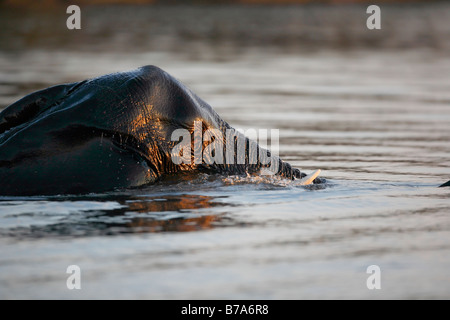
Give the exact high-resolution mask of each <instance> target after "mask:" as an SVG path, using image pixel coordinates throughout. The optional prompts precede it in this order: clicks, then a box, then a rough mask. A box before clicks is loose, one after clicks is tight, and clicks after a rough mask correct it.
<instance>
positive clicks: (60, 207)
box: [0, 3, 450, 299]
mask: <svg viewBox="0 0 450 320" xmlns="http://www.w3.org/2000/svg"><path fill="white" fill-rule="evenodd" d="M449 9H450V7H449V5H447V4H444V3H440V4H431V5H427V6H417V7H408V6H389V7H382V17H383V27H382V30H380V31H369V30H367V29H366V28H365V19H366V17H367V15H366V14H365V8H363V7H350V6H345V7H320V6H308V7H233V6H232V7H193V8H189V7H128V6H125V7H86V8H82V17H83V29H82V30H81V31H68V30H67V29H65V19H66V17H67V15H65V13H64V12H65V8H63V9H62V10H61V11H62V12H63V14H62V15H61V11H58V9H53V10H49V11H45V12H37V11H36V12H35V11H29V12H22V11H17V10H10V9H8V8H1V11H0V40H1V41H0V49H1V52H0V109H1V108H3V107H5V106H7V105H8V104H10V103H12V102H14V101H15V100H17V99H19V98H20V97H22V96H23V95H25V94H27V93H30V92H31V91H33V90H37V89H40V88H44V87H47V86H50V85H53V84H58V83H62V82H69V81H79V80H82V79H85V78H89V77H94V76H99V75H102V74H105V73H110V72H114V71H123V70H128V69H132V68H135V67H138V66H142V65H146V64H155V65H158V66H160V67H162V68H163V69H165V70H167V71H168V72H169V73H171V74H172V75H174V76H175V77H177V78H178V79H180V80H182V81H183V82H185V83H187V84H188V85H189V86H190V87H191V88H192V89H193V90H194V91H195V92H197V93H198V94H199V96H200V97H202V98H203V99H205V100H206V101H208V102H209V103H210V104H211V105H212V106H213V107H214V108H215V109H216V111H217V112H218V113H219V114H220V115H221V116H222V117H223V118H224V119H225V120H226V121H228V122H229V123H230V124H231V125H233V126H234V127H239V128H244V129H246V128H263V129H270V128H276V129H280V155H281V156H282V158H283V159H285V160H287V161H289V162H290V163H291V164H293V165H295V166H297V167H299V168H301V169H302V170H303V171H306V172H311V171H313V170H315V169H322V176H324V177H326V178H328V183H327V184H326V185H325V186H323V187H319V188H316V187H303V186H300V185H298V184H297V183H295V182H289V181H284V180H277V179H269V178H263V177H259V178H258V177H253V178H238V177H221V176H208V175H193V176H176V177H168V178H166V179H165V180H164V181H161V182H159V183H157V184H156V185H154V186H149V187H146V188H142V189H139V190H123V191H116V192H110V193H105V194H92V195H85V196H71V197H67V196H65V197H63V196H55V197H45V198H44V197H31V198H30V197H28V198H14V197H9V198H5V197H3V198H0V243H1V255H0V298H152V299H161V298H162V299H180V298H181V299H183V298H187V299H191V298H207V299H215V298H225V299H229V298H236V299H240V298H244V299H247V298H249V299H258V298H268V299H272V298H277V299H279V298H281V299H303V298H367V299H371V298H400V299H404V298H450V284H449V281H448V279H449V273H448V270H450V259H449V257H450V255H449V253H450V246H449V241H448V240H449V239H450V218H449V215H448V212H450V211H449V209H450V202H449V198H450V194H449V189H448V188H437V186H438V185H439V184H440V183H443V182H445V181H447V180H449V179H450V161H449V158H450V143H449V138H448V137H449V136H450V107H449V103H450V76H449V75H450V60H449V53H450V50H449V44H450V41H449V39H450V25H449V24H448V18H447V17H448V14H449V12H450V10H449ZM377 32H378V33H377ZM0 183H1V182H0ZM74 264H75V265H78V266H80V268H81V270H82V289H81V290H72V291H71V290H68V289H67V287H66V279H67V277H68V274H66V268H67V266H69V265H74ZM374 264H375V265H378V266H379V267H380V269H381V281H382V282H381V283H382V284H381V290H368V289H367V286H366V280H367V277H368V276H369V275H368V274H367V273H366V269H367V267H368V266H369V265H374Z"/></svg>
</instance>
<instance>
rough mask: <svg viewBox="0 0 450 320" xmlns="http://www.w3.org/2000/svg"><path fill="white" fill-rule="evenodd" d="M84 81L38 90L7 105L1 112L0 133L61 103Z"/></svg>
mask: <svg viewBox="0 0 450 320" xmlns="http://www.w3.org/2000/svg"><path fill="white" fill-rule="evenodd" d="M84 82H85V81H82V82H76V83H69V84H62V85H58V86H54V87H50V88H47V89H44V90H40V91H36V92H33V93H31V94H29V95H27V96H25V97H23V98H22V99H20V100H18V101H16V102H15V103H13V104H11V105H10V106H8V107H6V109H5V110H3V111H2V112H1V113H0V134H2V133H4V132H6V131H7V130H9V129H11V128H14V127H17V126H19V125H21V124H23V123H26V122H28V121H30V120H32V119H34V118H36V117H37V116H38V115H39V114H40V113H42V112H43V111H45V110H47V109H48V108H50V107H52V106H54V105H55V104H57V103H59V102H60V101H61V100H63V99H64V98H65V97H66V96H67V95H69V94H70V93H72V92H73V91H74V90H76V89H77V88H78V87H79V86H80V85H81V84H83V83H84Z"/></svg>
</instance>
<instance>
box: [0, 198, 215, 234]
mask: <svg viewBox="0 0 450 320" xmlns="http://www.w3.org/2000/svg"><path fill="white" fill-rule="evenodd" d="M0 205H1V207H2V208H4V209H5V210H4V213H2V214H1V216H2V219H3V220H4V224H3V227H5V226H8V228H7V229H5V228H2V229H1V231H0V234H1V235H3V236H9V237H13V238H22V239H23V238H35V237H46V238H48V237H80V236H83V237H84V236H99V235H118V234H123V233H142V232H168V231H175V232H186V231H196V230H202V229H210V228H212V227H213V225H214V223H215V222H216V221H220V215H219V214H218V213H217V210H216V211H211V210H209V211H208V210H206V209H209V208H213V207H216V206H224V204H223V203H219V202H215V201H214V198H213V197H210V196H204V195H195V194H192V195H191V194H180V195H167V194H162V195H160V196H158V197H153V196H141V197H138V198H136V197H135V196H133V195H129V196H124V195H119V196H117V195H114V194H111V195H108V196H107V197H106V198H100V199H98V198H96V197H95V196H93V197H90V198H87V199H84V200H83V198H82V197H76V198H73V199H71V198H68V197H58V198H53V199H45V200H44V199H43V200H31V199H26V200H22V201H16V200H14V198H10V199H5V200H4V201H2V202H0ZM61 209H62V210H61ZM45 220H47V221H46V223H42V222H44V221H45ZM37 221H39V223H37V224H36V225H35V224H33V222H37Z"/></svg>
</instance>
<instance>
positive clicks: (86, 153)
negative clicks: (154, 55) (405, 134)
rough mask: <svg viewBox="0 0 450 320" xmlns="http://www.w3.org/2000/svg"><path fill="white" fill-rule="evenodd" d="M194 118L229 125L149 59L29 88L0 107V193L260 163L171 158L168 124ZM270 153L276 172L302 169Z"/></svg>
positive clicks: (62, 189)
mask: <svg viewBox="0 0 450 320" xmlns="http://www.w3.org/2000/svg"><path fill="white" fill-rule="evenodd" d="M194 120H202V121H203V131H205V130H206V129H208V128H217V129H219V130H221V131H222V132H224V131H225V130H226V129H230V128H231V127H230V126H229V125H228V124H227V123H226V122H225V121H223V120H222V119H221V118H220V117H219V115H218V114H217V113H216V112H215V111H214V110H213V109H212V108H211V107H210V106H209V105H208V104H207V103H206V102H204V101H203V100H201V99H200V98H199V97H197V96H196V95H195V94H194V93H193V92H192V91H191V90H190V89H189V88H187V87H186V86H185V85H183V84H182V83H181V82H179V81H178V80H176V79H175V78H173V77H172V76H170V75H169V74H167V73H166V72H164V71H163V70H161V69H159V68H157V67H154V66H145V67H142V68H139V69H136V70H132V71H129V72H122V73H114V74H109V75H105V76H102V77H98V78H95V79H91V80H86V81H81V82H77V83H71V84H64V85H58V86H54V87H50V88H48V89H44V90H41V91H38V92H35V93H32V94H30V95H28V96H26V97H24V98H22V99H21V100H19V101H17V102H16V103H14V104H12V105H11V106H9V107H8V108H6V109H5V110H4V111H3V112H1V113H0V195H55V194H80V193H90V192H103V191H108V190H113V189H116V188H130V187H139V186H142V185H146V184H150V183H154V182H155V181H157V180H158V179H160V178H161V177H163V176H164V175H166V174H171V173H176V172H180V171H186V170H187V171H206V172H217V173H223V174H246V173H257V172H258V171H259V170H260V169H261V167H263V165H262V164H261V163H256V164H249V163H248V162H249V161H248V157H246V163H245V164H228V165H217V164H213V165H207V164H205V163H202V164H199V165H194V164H192V165H191V164H189V165H186V164H184V165H175V164H174V163H173V161H172V159H171V150H172V148H173V147H174V146H175V145H176V144H177V143H178V142H179V141H171V135H172V132H173V131H174V130H175V129H180V128H185V129H188V130H189V131H190V132H193V123H194ZM224 136H225V134H224ZM247 143H248V140H247ZM258 152H267V151H266V150H263V149H261V148H259V149H258ZM276 159H277V160H276V161H278V162H279V169H278V170H277V172H276V174H277V175H280V176H283V177H286V178H288V179H295V178H301V177H302V176H304V174H302V173H300V171H299V170H298V169H293V168H292V167H291V166H290V165H289V164H288V163H286V162H283V161H282V160H280V159H279V158H276ZM319 181H320V180H317V179H316V181H315V182H319Z"/></svg>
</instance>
